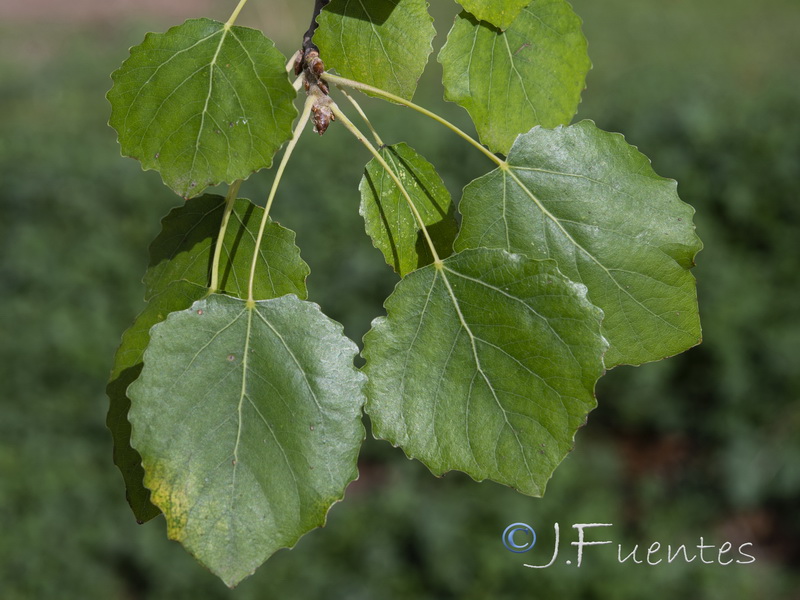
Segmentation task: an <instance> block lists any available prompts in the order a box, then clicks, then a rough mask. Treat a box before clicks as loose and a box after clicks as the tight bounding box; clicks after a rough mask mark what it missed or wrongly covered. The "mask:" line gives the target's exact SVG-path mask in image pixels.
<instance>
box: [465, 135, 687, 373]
mask: <svg viewBox="0 0 800 600" xmlns="http://www.w3.org/2000/svg"><path fill="white" fill-rule="evenodd" d="M508 163H509V166H508V168H507V169H495V170H494V171H492V172H491V173H489V174H488V175H485V176H484V177H481V178H479V179H476V180H475V181H473V182H472V183H470V184H469V185H468V186H467V187H466V188H464V198H463V200H462V201H461V203H460V205H459V210H460V211H461V212H462V214H463V216H464V218H463V220H462V223H461V232H460V234H459V237H458V239H457V240H456V250H461V249H464V248H474V247H478V246H488V247H493V248H502V249H504V250H508V251H509V252H520V253H523V254H526V255H528V256H531V257H533V258H552V259H555V260H556V262H557V263H558V268H559V269H560V270H561V272H562V273H564V274H565V275H566V276H567V277H569V278H570V279H572V280H574V281H578V282H581V283H583V284H585V285H586V286H587V288H588V289H589V300H591V301H592V303H594V304H595V305H597V306H599V307H600V308H601V309H603V312H604V314H605V317H604V319H603V334H604V335H605V336H606V338H607V339H608V341H609V343H610V344H611V347H610V349H609V351H608V354H607V355H606V366H607V367H609V368H611V367H613V366H616V365H619V364H635V365H638V364H641V363H644V362H648V361H653V360H659V359H662V358H665V357H667V356H671V355H673V354H676V353H678V352H682V351H684V350H686V349H687V348H690V347H691V346H694V345H695V344H697V343H699V341H700V320H699V316H698V311H697V294H696V290H695V281H694V277H693V276H692V274H691V273H690V272H689V269H691V267H692V266H694V257H695V255H696V254H697V252H699V251H700V249H701V248H702V243H701V242H700V240H699V238H698V237H697V235H696V234H695V231H694V225H693V224H692V216H693V215H694V210H693V209H692V207H691V206H689V205H688V204H685V203H684V202H682V201H681V200H680V198H679V197H678V194H677V184H676V183H675V181H673V180H669V179H664V178H662V177H659V176H658V175H656V174H655V172H653V169H652V167H651V165H650V161H649V160H648V159H647V157H646V156H644V155H643V154H641V153H640V152H639V151H638V150H637V149H636V148H634V147H633V146H630V145H629V144H627V143H626V142H625V139H624V138H623V137H622V136H621V135H619V134H612V133H607V132H604V131H601V130H600V129H598V128H597V127H596V126H595V125H594V123H592V122H591V121H581V122H580V123H577V124H575V125H572V126H570V127H559V128H557V129H554V130H548V129H542V128H535V129H533V130H531V131H530V132H529V133H526V134H524V135H521V136H520V137H519V138H518V139H517V141H516V143H515V144H514V147H513V148H512V149H511V153H510V154H509V156H508Z"/></svg>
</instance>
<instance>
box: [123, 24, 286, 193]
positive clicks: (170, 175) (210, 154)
mask: <svg viewBox="0 0 800 600" xmlns="http://www.w3.org/2000/svg"><path fill="white" fill-rule="evenodd" d="M285 62H286V60H285V58H284V57H283V55H282V54H281V53H280V52H278V50H277V49H276V48H275V46H274V45H273V43H272V42H271V41H270V40H269V39H267V38H266V37H264V35H263V34H262V33H261V32H259V31H256V30H254V29H248V28H245V27H227V26H225V25H223V24H222V23H219V22H217V21H212V20H210V19H194V20H190V21H186V22H185V23H184V24H183V25H179V26H177V27H173V28H171V29H170V30H169V31H167V32H166V33H158V34H154V33H151V34H148V35H147V37H146V38H145V40H144V42H143V43H141V44H140V45H138V46H135V47H133V48H131V56H130V58H128V60H126V61H125V62H124V63H123V64H122V66H121V67H120V68H119V69H118V70H117V71H115V72H114V73H113V74H112V75H111V78H112V79H113V80H114V86H113V87H112V88H111V91H109V92H108V100H109V101H110V102H111V109H112V110H111V120H110V122H109V123H110V125H111V126H112V127H113V128H114V129H116V130H117V134H118V135H119V143H120V145H121V147H122V153H123V154H124V155H125V156H130V157H133V158H136V159H137V160H139V162H141V163H142V167H143V168H144V169H146V170H147V169H156V170H157V171H159V172H160V173H161V177H162V178H163V180H164V183H165V184H166V185H168V186H169V187H170V188H172V189H173V190H174V191H175V192H176V193H177V194H180V195H181V196H183V197H186V198H188V197H191V196H196V195H198V194H200V193H201V192H202V191H203V190H204V189H205V188H206V187H207V186H212V185H216V184H218V183H220V182H223V181H225V182H228V183H231V182H233V181H234V180H236V179H246V178H247V177H249V176H250V174H251V173H252V172H253V171H256V170H258V169H262V168H265V167H269V166H270V165H271V164H272V156H273V155H274V154H275V152H276V151H277V150H278V148H280V146H281V145H282V144H283V143H284V142H285V141H286V140H287V139H289V137H291V126H292V121H293V119H294V117H295V116H296V114H297V111H296V110H295V108H294V104H293V101H294V98H295V95H296V94H295V91H294V89H293V88H292V85H291V84H290V83H289V80H288V77H287V75H286V71H285V69H284V64H285Z"/></svg>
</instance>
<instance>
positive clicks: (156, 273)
mask: <svg viewBox="0 0 800 600" xmlns="http://www.w3.org/2000/svg"><path fill="white" fill-rule="evenodd" d="M224 206H225V199H224V198H222V197H221V196H214V195H205V196H202V197H200V198H193V199H191V200H188V201H186V203H185V204H183V205H182V206H180V207H177V208H175V209H173V210H172V211H171V212H170V213H169V214H168V215H167V216H166V217H164V219H163V220H162V230H161V233H160V234H159V235H158V237H156V239H155V240H154V241H153V243H152V244H151V246H150V264H151V266H150V268H149V269H148V270H147V273H145V277H144V282H145V286H146V294H145V299H146V300H149V303H148V305H147V307H146V308H145V309H144V311H143V312H142V313H141V314H140V315H139V316H138V317H137V319H136V321H135V322H134V324H133V325H132V326H131V327H130V328H128V330H127V331H126V332H125V333H124V334H123V335H122V343H121V345H120V347H119V349H118V350H117V354H116V357H115V359H114V369H113V371H112V373H111V378H110V380H109V383H108V386H107V388H106V392H107V394H108V397H109V400H110V406H109V411H108V419H107V424H108V427H109V429H110V430H111V435H112V437H113V439H114V462H115V463H116V465H117V466H118V467H119V469H120V471H122V476H123V479H124V480H125V486H126V489H127V491H126V494H127V497H128V502H129V503H130V505H131V508H132V509H133V512H134V515H135V516H136V519H137V520H138V521H141V522H144V521H148V520H149V519H152V518H153V517H154V516H156V515H157V514H158V513H159V512H160V511H159V509H158V508H156V507H155V506H154V505H153V504H152V503H151V502H150V500H149V499H150V491H149V490H148V489H147V488H145V487H144V484H143V482H142V480H143V477H144V472H143V471H142V468H141V456H139V453H138V452H136V450H134V449H133V448H132V447H131V444H130V435H131V431H130V423H129V422H128V410H129V409H130V404H131V402H130V399H129V398H128V395H127V393H126V391H127V388H128V386H129V385H130V384H131V383H133V382H134V381H135V380H136V378H137V377H138V376H139V373H140V371H141V370H142V355H143V353H144V351H145V348H147V344H148V343H149V341H150V333H149V332H150V328H151V327H152V326H153V325H155V324H156V323H160V322H161V321H163V320H164V319H165V318H166V317H167V315H168V314H169V313H171V312H175V311H180V310H184V309H187V308H189V307H190V306H191V305H192V302H194V301H195V300H198V299H200V298H202V297H204V296H206V295H207V294H208V293H209V290H208V278H209V270H210V268H211V260H212V256H213V252H214V246H215V244H216V237H217V235H218V234H219V226H220V222H221V221H222V213H223V210H224ZM263 214H264V210H263V209H262V208H261V207H258V206H256V205H254V204H252V203H251V202H250V201H249V200H245V199H239V200H236V203H235V205H234V210H233V212H232V213H231V217H230V220H229V222H228V227H227V229H226V232H225V242H224V243H223V252H222V255H221V257H220V285H221V286H222V289H224V290H225V291H226V292H228V293H230V294H232V295H235V296H237V297H239V298H244V297H246V296H247V282H248V280H249V277H250V261H251V260H252V257H253V249H254V244H255V237H256V235H257V232H258V226H259V224H260V222H261V217H262V215H263ZM294 238H295V234H294V232H293V231H291V230H289V229H285V228H283V227H281V226H280V225H278V224H277V223H272V222H270V223H268V224H267V227H266V229H265V232H264V239H263V241H262V243H261V250H260V252H259V257H260V258H259V260H258V262H257V263H256V281H255V285H254V286H253V295H254V296H255V298H256V299H259V300H266V299H270V298H277V297H279V296H283V295H284V294H296V295H298V296H300V297H302V298H305V297H306V296H307V291H306V286H305V279H306V277H307V276H308V273H309V269H308V265H307V264H306V263H305V262H304V261H303V260H302V259H301V258H300V250H299V249H298V248H297V246H295V244H294Z"/></svg>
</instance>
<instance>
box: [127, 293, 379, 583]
mask: <svg viewBox="0 0 800 600" xmlns="http://www.w3.org/2000/svg"><path fill="white" fill-rule="evenodd" d="M310 332H313V335H310ZM151 336H152V339H151V342H150V345H149V347H148V349H147V351H146V352H145V356H144V369H143V370H142V374H141V376H140V377H139V379H138V380H137V381H136V382H135V383H134V384H132V385H131V387H130V388H129V394H130V396H131V399H132V408H131V411H130V421H131V424H132V426H133V433H132V437H131V441H132V443H133V446H134V448H136V449H137V450H138V451H139V452H140V453H141V455H142V464H143V466H144V471H145V474H146V475H145V485H146V486H147V487H148V488H150V489H151V490H152V500H153V502H154V503H155V504H156V505H157V506H158V507H159V508H161V510H162V511H163V512H164V515H165V516H166V519H167V530H168V534H169V536H170V537H171V538H172V539H175V540H178V541H180V542H181V543H182V544H183V545H184V546H185V547H186V548H187V549H188V550H189V551H190V552H191V553H192V554H193V555H194V556H195V557H197V559H198V560H199V561H200V562H202V563H203V564H205V565H206V566H207V567H208V568H209V569H210V570H211V571H212V572H214V573H215V574H216V575H218V576H219V577H220V578H221V579H222V580H223V581H224V582H225V583H226V584H227V585H229V586H234V585H236V584H237V583H238V582H239V581H240V580H241V579H243V578H244V577H246V576H247V575H249V574H251V573H252V572H253V571H254V570H255V569H256V568H257V567H258V566H259V565H260V564H261V563H262V562H264V561H265V560H266V559H267V558H268V557H269V556H270V555H271V554H273V553H274V552H276V551H277V550H279V549H280V548H284V547H291V546H293V545H294V544H295V543H296V542H297V540H298V539H299V538H300V536H302V535H303V534H304V533H306V532H307V531H309V530H311V529H313V528H315V527H319V526H321V525H323V524H324V522H325V517H326V514H327V512H328V509H329V508H330V506H331V505H332V504H333V503H335V502H336V501H337V500H340V499H341V498H342V497H343V495H344V489H345V487H346V486H347V484H348V483H349V482H350V481H352V480H353V479H355V478H356V476H357V470H356V457H357V455H358V450H359V447H360V445H361V442H362V440H363V438H364V428H363V426H362V424H361V408H362V405H363V401H364V398H363V395H362V390H361V387H362V384H363V380H364V376H363V375H362V374H361V373H359V372H358V371H357V370H356V369H355V367H354V366H353V358H354V356H355V353H356V351H357V349H356V346H355V344H353V342H351V341H350V340H348V339H347V338H346V337H344V336H343V335H342V331H341V326H340V325H339V324H337V323H334V322H333V321H331V320H330V319H328V318H327V317H325V316H324V315H323V314H322V313H321V312H320V310H319V307H318V306H317V305H315V304H311V303H309V302H304V301H302V300H299V299H298V298H297V297H295V296H283V297H281V298H277V299H274V300H264V301H259V302H256V303H255V304H254V305H248V303H247V302H245V301H243V300H239V299H236V298H232V297H229V296H221V295H212V296H209V297H208V298H206V299H205V300H200V301H198V302H196V303H195V304H194V305H193V306H192V307H191V309H189V310H185V311H182V312H177V313H172V314H171V315H170V316H169V317H168V318H167V320H166V321H164V322H163V323H161V324H159V325H156V326H155V327H153V329H152V332H151Z"/></svg>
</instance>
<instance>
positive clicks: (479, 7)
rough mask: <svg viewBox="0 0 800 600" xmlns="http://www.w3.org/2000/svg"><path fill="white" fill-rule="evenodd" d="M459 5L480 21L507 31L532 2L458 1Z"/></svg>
mask: <svg viewBox="0 0 800 600" xmlns="http://www.w3.org/2000/svg"><path fill="white" fill-rule="evenodd" d="M458 3H459V4H460V5H461V6H463V7H464V10H466V11H467V12H469V13H472V14H473V15H474V16H475V18H476V19H478V20H479V21H486V22H488V23H491V24H492V25H494V26H495V27H499V28H500V29H506V28H507V27H508V26H509V25H511V23H512V22H513V21H514V19H516V18H517V15H519V12H520V11H521V10H522V9H523V8H525V7H526V6H527V5H528V4H530V3H531V0H502V1H500V2H498V1H497V0H458Z"/></svg>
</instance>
